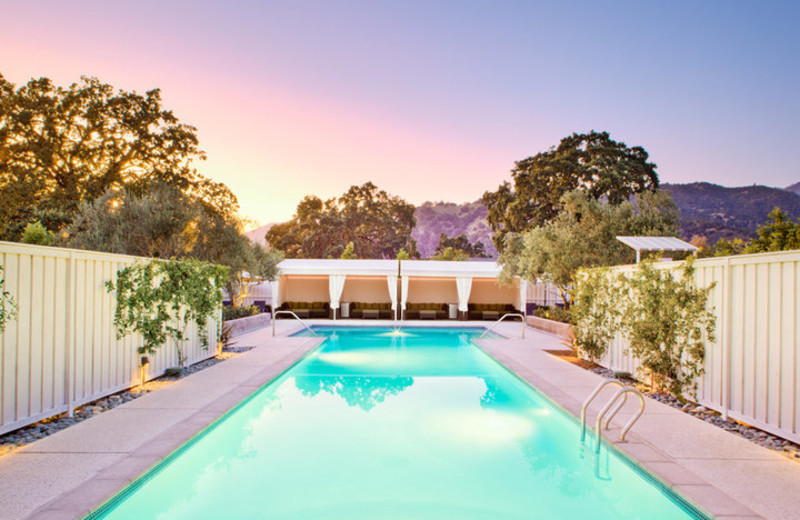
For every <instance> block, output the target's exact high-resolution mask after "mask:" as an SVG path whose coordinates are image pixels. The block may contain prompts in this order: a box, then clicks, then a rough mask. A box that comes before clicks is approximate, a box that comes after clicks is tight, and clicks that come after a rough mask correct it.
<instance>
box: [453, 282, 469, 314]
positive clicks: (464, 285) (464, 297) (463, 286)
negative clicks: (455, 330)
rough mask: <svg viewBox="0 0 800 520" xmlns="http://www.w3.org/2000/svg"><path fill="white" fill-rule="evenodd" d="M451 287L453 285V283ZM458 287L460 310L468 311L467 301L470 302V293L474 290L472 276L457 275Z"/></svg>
mask: <svg viewBox="0 0 800 520" xmlns="http://www.w3.org/2000/svg"><path fill="white" fill-rule="evenodd" d="M450 287H452V285H451V286H450ZM456 288H457V289H458V310H459V311H461V312H467V310H468V309H469V307H468V306H467V303H468V302H469V293H470V291H471V290H472V278H471V277H465V276H457V277H456Z"/></svg>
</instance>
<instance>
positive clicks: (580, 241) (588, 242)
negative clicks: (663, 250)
mask: <svg viewBox="0 0 800 520" xmlns="http://www.w3.org/2000/svg"><path fill="white" fill-rule="evenodd" d="M561 205H562V206H563V210H562V212H561V213H560V214H559V215H558V216H557V217H556V218H554V219H552V220H551V221H549V222H548V223H546V224H545V225H543V226H541V227H538V228H535V229H532V230H530V231H527V232H525V233H521V234H520V233H513V234H509V235H507V237H506V247H505V248H504V250H503V253H502V254H501V255H500V258H499V259H498V262H499V263H501V264H503V274H504V276H514V275H517V276H521V277H523V278H525V279H527V280H529V281H532V282H535V281H536V280H538V279H544V280H547V281H550V282H552V283H554V284H555V285H556V286H558V287H559V288H560V289H561V290H562V295H564V299H565V302H566V295H567V294H568V293H569V292H571V290H572V288H573V287H574V285H575V284H574V277H575V274H576V272H577V271H578V269H579V268H582V267H601V266H610V265H616V264H622V263H631V262H632V261H633V260H634V252H633V250H631V249H630V248H629V247H627V246H626V245H624V244H623V243H622V242H620V241H618V240H616V238H615V237H617V236H621V235H622V236H624V235H643V236H674V235H676V234H677V233H678V231H679V220H680V215H679V212H678V209H677V208H676V207H675V204H674V203H672V199H671V197H670V195H669V193H668V192H662V191H656V192H646V193H642V194H640V195H638V196H636V197H634V198H633V199H632V201H625V202H622V203H621V204H618V205H612V204H608V203H605V202H601V201H598V200H596V199H594V198H593V197H592V196H591V195H589V194H587V193H586V192H585V191H583V190H575V191H571V192H569V193H567V194H566V195H564V196H563V197H562V199H561Z"/></svg>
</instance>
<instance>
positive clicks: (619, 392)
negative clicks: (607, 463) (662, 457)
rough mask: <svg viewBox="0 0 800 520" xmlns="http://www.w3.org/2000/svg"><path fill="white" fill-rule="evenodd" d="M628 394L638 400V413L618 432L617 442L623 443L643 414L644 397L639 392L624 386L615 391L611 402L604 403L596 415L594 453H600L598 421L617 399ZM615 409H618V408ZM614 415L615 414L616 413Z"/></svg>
mask: <svg viewBox="0 0 800 520" xmlns="http://www.w3.org/2000/svg"><path fill="white" fill-rule="evenodd" d="M628 393H632V394H634V395H636V396H637V397H638V398H639V403H640V406H639V411H638V412H636V414H635V415H634V416H633V417H631V420H630V421H628V424H626V425H625V427H624V428H622V431H621V432H619V442H623V441H624V440H625V435H626V434H627V433H628V431H629V430H630V429H631V428H632V427H633V425H634V423H635V422H636V421H638V420H639V417H641V416H642V414H643V413H644V406H645V402H644V396H643V395H642V393H641V392H640V391H638V390H637V389H635V388H634V387H632V386H626V387H625V388H620V389H619V390H617V393H616V394H614V396H613V397H612V398H611V400H610V401H608V403H606V405H605V406H604V407H603V409H602V410H600V413H599V414H598V415H597V422H596V423H595V435H596V436H597V446H596V447H595V452H597V453H600V440H601V439H600V421H601V420H602V419H603V416H604V415H605V414H606V413H608V411H609V410H610V409H611V407H612V406H613V405H614V404H615V403H616V401H617V399H619V398H620V396H622V395H625V394H628ZM617 409H619V407H618V408H617ZM614 413H616V411H615V412H614Z"/></svg>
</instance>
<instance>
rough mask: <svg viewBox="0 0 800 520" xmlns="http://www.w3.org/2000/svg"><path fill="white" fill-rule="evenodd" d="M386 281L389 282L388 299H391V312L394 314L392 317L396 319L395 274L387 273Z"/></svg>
mask: <svg viewBox="0 0 800 520" xmlns="http://www.w3.org/2000/svg"><path fill="white" fill-rule="evenodd" d="M386 283H388V284H389V299H390V300H391V301H392V314H394V319H397V275H396V274H390V275H387V276H386Z"/></svg>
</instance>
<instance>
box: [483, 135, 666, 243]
mask: <svg viewBox="0 0 800 520" xmlns="http://www.w3.org/2000/svg"><path fill="white" fill-rule="evenodd" d="M648 157H649V156H648V154H647V152H646V151H645V150H644V148H642V147H641V146H634V147H632V148H630V147H628V145H626V144H625V143H622V142H617V141H614V140H613V139H611V137H610V136H609V134H608V132H595V131H592V132H589V133H588V134H572V135H571V136H569V137H565V138H564V139H562V140H561V142H560V143H559V144H558V146H557V147H555V148H552V149H550V150H548V151H546V152H541V153H538V154H536V155H534V156H533V157H528V158H527V159H523V160H521V161H517V162H516V163H515V167H514V169H513V170H511V177H512V182H513V186H512V184H511V183H509V182H504V183H503V184H502V185H501V186H500V187H499V188H498V190H497V191H495V192H486V193H484V195H483V203H484V204H485V205H486V207H487V209H488V211H489V213H488V216H487V220H488V222H489V225H490V226H491V227H492V231H494V233H495V234H494V236H493V237H492V239H493V241H494V242H495V246H496V247H497V249H498V251H502V249H503V247H504V246H505V240H504V238H505V235H506V234H508V233H520V232H523V231H527V230H529V229H532V228H535V227H538V226H541V225H543V224H545V223H547V222H549V221H550V220H552V219H554V218H555V217H556V216H557V215H558V213H559V212H560V211H561V209H562V208H563V205H562V197H563V195H564V194H565V193H567V192H570V191H573V190H576V189H579V190H581V191H583V192H585V193H586V194H587V196H589V197H590V198H593V199H595V200H601V199H602V200H604V201H606V202H607V203H609V204H612V205H616V204H620V203H622V202H624V201H626V200H628V199H629V198H630V197H631V196H632V195H634V194H637V193H643V192H645V191H653V190H656V189H658V175H657V174H656V171H655V169H656V165H655V164H653V163H650V162H648Z"/></svg>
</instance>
